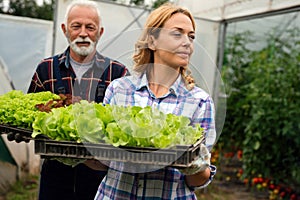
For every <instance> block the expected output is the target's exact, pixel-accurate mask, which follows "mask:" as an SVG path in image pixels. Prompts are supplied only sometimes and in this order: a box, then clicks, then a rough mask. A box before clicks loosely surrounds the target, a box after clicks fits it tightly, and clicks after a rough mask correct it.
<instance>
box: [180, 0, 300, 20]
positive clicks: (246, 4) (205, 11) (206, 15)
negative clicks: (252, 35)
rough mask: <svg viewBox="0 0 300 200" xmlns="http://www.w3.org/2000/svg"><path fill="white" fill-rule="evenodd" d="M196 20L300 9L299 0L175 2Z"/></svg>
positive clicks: (224, 18)
mask: <svg viewBox="0 0 300 200" xmlns="http://www.w3.org/2000/svg"><path fill="white" fill-rule="evenodd" d="M175 3H176V4H178V5H182V6H185V7H187V8H188V9H189V10H190V11H191V12H192V13H193V15H194V16H195V17H196V18H201V19H206V20H212V21H223V20H230V19H237V18H243V17H249V16H257V15H260V14H264V13H270V12H276V11H282V10H288V9H298V10H299V9H300V1H299V0H175Z"/></svg>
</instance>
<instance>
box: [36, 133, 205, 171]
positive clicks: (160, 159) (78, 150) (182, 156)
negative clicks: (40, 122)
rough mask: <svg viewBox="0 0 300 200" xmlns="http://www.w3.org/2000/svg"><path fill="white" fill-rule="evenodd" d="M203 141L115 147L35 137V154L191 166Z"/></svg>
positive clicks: (103, 143) (179, 166)
mask: <svg viewBox="0 0 300 200" xmlns="http://www.w3.org/2000/svg"><path fill="white" fill-rule="evenodd" d="M202 142H203V139H202V140H199V141H198V142H197V143H196V144H193V145H176V146H173V147H171V148H166V149H157V148H148V147H144V148H141V147H114V146H112V145H110V144H107V143H105V142H101V143H98V144H92V143H76V142H69V141H54V140H50V139H35V153H36V154H38V155H41V156H42V157H44V158H45V157H47V158H49V157H50V158H51V157H52V158H54V157H57V158H76V159H98V160H102V161H111V160H114V161H121V162H130V163H137V164H144V165H162V166H173V167H178V168H181V167H188V166H190V165H191V163H192V162H193V161H194V160H195V159H196V158H198V155H199V151H200V144H201V143H202Z"/></svg>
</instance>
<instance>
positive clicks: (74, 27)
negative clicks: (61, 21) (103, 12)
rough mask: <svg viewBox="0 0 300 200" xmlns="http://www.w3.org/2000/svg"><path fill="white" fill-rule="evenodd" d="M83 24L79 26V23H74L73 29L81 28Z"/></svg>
mask: <svg viewBox="0 0 300 200" xmlns="http://www.w3.org/2000/svg"><path fill="white" fill-rule="evenodd" d="M80 27H81V26H79V25H73V26H71V28H72V29H79V28H80Z"/></svg>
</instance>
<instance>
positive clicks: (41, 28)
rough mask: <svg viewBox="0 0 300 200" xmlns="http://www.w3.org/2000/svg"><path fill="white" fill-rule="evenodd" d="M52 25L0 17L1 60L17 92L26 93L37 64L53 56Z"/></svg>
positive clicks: (27, 19)
mask: <svg viewBox="0 0 300 200" xmlns="http://www.w3.org/2000/svg"><path fill="white" fill-rule="evenodd" d="M52 24H53V23H52V22H51V21H45V20H38V19H32V18H26V17H16V16H9V15H1V14H0V30H1V31H0V44H1V46H0V57H2V59H3V61H4V62H5V64H6V66H7V70H8V74H9V76H10V78H11V80H12V82H13V85H14V86H15V89H18V90H22V91H24V92H26V91H27V88H28V86H29V83H30V80H31V77H32V75H33V72H34V70H35V68H36V67H37V64H38V63H39V62H40V61H41V59H42V58H44V57H45V56H49V55H51V48H52V30H53V25H52ZM1 81H2V80H1Z"/></svg>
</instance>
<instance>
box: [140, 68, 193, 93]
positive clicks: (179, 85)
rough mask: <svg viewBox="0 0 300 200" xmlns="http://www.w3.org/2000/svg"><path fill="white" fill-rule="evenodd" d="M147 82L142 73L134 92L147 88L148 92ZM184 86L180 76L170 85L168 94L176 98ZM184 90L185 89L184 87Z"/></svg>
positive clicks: (144, 74)
mask: <svg viewBox="0 0 300 200" xmlns="http://www.w3.org/2000/svg"><path fill="white" fill-rule="evenodd" d="M148 85H149V84H148V80H147V76H146V73H143V74H142V75H141V77H140V80H139V82H138V84H137V87H136V90H141V89H143V88H147V89H148V90H149V86H148ZM183 86H184V81H183V79H182V76H181V75H179V76H178V77H177V79H176V81H175V82H174V83H173V85H171V87H170V89H169V92H170V93H171V94H173V95H175V96H177V95H178V94H179V93H180V91H182V88H183ZM184 88H185V87H184ZM185 90H187V89H185Z"/></svg>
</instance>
